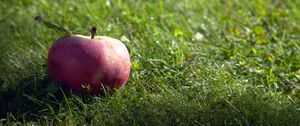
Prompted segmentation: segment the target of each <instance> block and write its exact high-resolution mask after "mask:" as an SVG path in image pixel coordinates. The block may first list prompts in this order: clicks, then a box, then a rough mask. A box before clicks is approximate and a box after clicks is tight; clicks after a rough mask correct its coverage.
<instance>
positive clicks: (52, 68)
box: [48, 35, 131, 94]
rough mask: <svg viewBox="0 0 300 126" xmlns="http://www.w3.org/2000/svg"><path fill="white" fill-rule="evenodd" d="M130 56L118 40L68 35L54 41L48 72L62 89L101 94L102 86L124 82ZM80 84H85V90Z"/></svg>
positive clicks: (49, 56)
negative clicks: (86, 86)
mask: <svg viewBox="0 0 300 126" xmlns="http://www.w3.org/2000/svg"><path fill="white" fill-rule="evenodd" d="M130 66H131V63H130V56H129V52H128V50H127V48H126V46H125V45H124V44H123V43H122V42H121V41H119V40H117V39H114V38H110V37H105V36H95V37H94V39H91V38H90V37H88V36H81V35H69V36H64V37H61V38H59V39H58V40H56V41H55V43H54V44H53V45H52V47H51V48H50V50H49V54H48V72H49V75H50V77H51V78H52V79H53V80H56V81H58V82H60V83H61V84H62V86H63V87H64V88H68V89H71V90H74V91H76V92H81V93H91V94H100V93H102V90H103V87H108V88H111V89H115V88H121V87H123V86H124V85H125V83H126V81H127V80H128V78H129V74H130ZM83 84H88V86H89V88H90V90H89V91H87V90H86V89H85V88H84V87H83Z"/></svg>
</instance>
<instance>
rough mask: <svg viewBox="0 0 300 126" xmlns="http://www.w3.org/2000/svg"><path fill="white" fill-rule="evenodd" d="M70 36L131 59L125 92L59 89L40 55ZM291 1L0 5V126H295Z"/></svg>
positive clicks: (49, 0) (295, 1)
mask: <svg viewBox="0 0 300 126" xmlns="http://www.w3.org/2000/svg"><path fill="white" fill-rule="evenodd" d="M37 15H41V16H43V17H44V18H45V19H47V20H49V21H51V22H55V23H56V24H59V25H61V26H64V27H65V28H67V29H69V30H71V31H72V32H73V33H75V34H83V35H89V30H90V29H91V27H92V26H96V27H97V28H98V33H97V34H98V35H106V36H111V37H114V38H117V39H120V40H122V41H123V42H124V44H126V46H127V47H128V48H129V49H130V56H131V63H132V66H131V75H130V78H129V81H128V82H127V83H126V86H125V87H124V88H122V89H120V90H117V91H115V92H114V93H113V94H107V95H103V96H99V97H95V96H89V95H81V94H78V93H76V92H70V91H68V90H64V89H62V88H60V84H59V83H57V82H55V81H53V80H51V78H50V77H49V75H48V73H47V63H46V61H47V54H48V50H49V48H50V47H51V45H52V44H53V42H54V41H55V40H56V39H58V38H59V37H61V36H62V35H63V34H60V33H57V32H56V31H55V30H53V29H49V28H47V27H45V26H44V25H42V24H40V23H38V22H36V21H34V17H35V16H37ZM299 116H300V1H299V0H226V1H224V0H147V1H146V0H145V1H142V0H128V1H127V2H125V1H122V0H112V1H109V0H78V1H71V0H70V1H64V2H63V1H61V0H18V1H17V0H11V1H10V0H1V1H0V125H18V124H22V125H300V118H299Z"/></svg>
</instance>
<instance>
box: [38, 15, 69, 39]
mask: <svg viewBox="0 0 300 126" xmlns="http://www.w3.org/2000/svg"><path fill="white" fill-rule="evenodd" d="M34 20H36V21H38V22H40V23H43V24H44V25H46V26H47V27H48V28H51V29H54V30H55V31H56V32H58V33H61V32H63V33H64V34H67V35H70V34H72V32H71V31H69V30H68V29H66V28H64V27H62V26H59V25H58V24H55V23H53V22H50V21H47V20H45V19H44V18H43V17H42V16H36V17H34Z"/></svg>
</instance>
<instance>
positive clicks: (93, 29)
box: [91, 26, 97, 39]
mask: <svg viewBox="0 0 300 126" xmlns="http://www.w3.org/2000/svg"><path fill="white" fill-rule="evenodd" d="M96 32H97V28H96V27H95V26H93V27H92V29H91V39H94V37H95V35H96Z"/></svg>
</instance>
